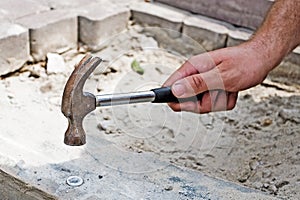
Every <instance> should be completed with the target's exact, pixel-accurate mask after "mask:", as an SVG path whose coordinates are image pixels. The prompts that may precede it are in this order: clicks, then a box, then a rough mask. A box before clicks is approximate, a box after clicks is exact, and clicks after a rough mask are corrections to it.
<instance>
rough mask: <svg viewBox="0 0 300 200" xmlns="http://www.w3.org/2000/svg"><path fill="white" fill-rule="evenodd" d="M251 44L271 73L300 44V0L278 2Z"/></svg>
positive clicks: (280, 0)
mask: <svg viewBox="0 0 300 200" xmlns="http://www.w3.org/2000/svg"><path fill="white" fill-rule="evenodd" d="M249 43H250V44H251V45H252V46H253V48H255V50H257V51H258V53H259V54H260V55H261V56H263V58H262V59H263V60H264V61H265V62H266V64H265V66H266V67H267V68H268V69H267V70H268V71H270V70H272V69H273V68H274V67H276V66H277V65H278V64H279V63H280V62H281V60H282V59H283V58H284V57H285V56H286V55H287V54H288V53H290V52H291V51H292V50H293V49H294V48H295V47H296V46H298V45H299V44H300V0H277V1H275V3H274V5H273V6H272V8H271V9H270V11H269V12H268V14H267V16H266V18H265V20H264V22H263V24H262V26H261V27H260V28H259V29H258V30H257V32H256V33H255V34H254V35H253V37H252V38H251V39H250V40H249Z"/></svg>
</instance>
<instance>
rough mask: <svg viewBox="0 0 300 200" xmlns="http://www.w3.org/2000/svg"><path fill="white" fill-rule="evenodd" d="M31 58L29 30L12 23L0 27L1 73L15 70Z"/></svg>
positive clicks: (2, 24)
mask: <svg viewBox="0 0 300 200" xmlns="http://www.w3.org/2000/svg"><path fill="white" fill-rule="evenodd" d="M28 59H29V33H28V30H27V29H25V28H23V27H21V26H19V25H16V24H10V23H1V27H0V75H4V74H7V73H10V72H13V71H15V70H17V69H19V68H21V67H22V66H23V64H24V63H25V62H26V61H27V60H28Z"/></svg>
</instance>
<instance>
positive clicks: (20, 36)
mask: <svg viewBox="0 0 300 200" xmlns="http://www.w3.org/2000/svg"><path fill="white" fill-rule="evenodd" d="M130 19H131V20H133V21H135V22H136V23H140V24H142V25H147V26H160V27H162V28H168V29H172V30H175V31H176V32H177V33H181V31H182V33H184V34H187V35H190V37H192V38H194V39H195V40H197V41H198V42H200V43H201V45H202V46H203V47H204V48H205V49H206V50H212V49H215V48H220V47H224V46H228V45H233V44H237V43H238V42H241V41H243V40H245V39H247V38H248V37H249V36H250V34H251V31H250V30H247V31H241V30H240V29H236V28H235V27H233V26H232V25H231V24H228V23H219V22H217V21H215V20H213V19H208V18H207V17H205V16H194V15H192V14H190V13H188V12H185V11H180V10H178V9H175V8H171V7H168V6H162V5H160V4H150V3H145V2H144V1H139V0H130V1H126V2H124V1H120V0H119V1H118V0H113V1H108V0H91V1H88V3H87V1H84V0H65V1H55V0H42V1H41V0H10V1H8V0H6V1H1V2H0V23H1V28H0V75H3V76H5V77H7V76H8V75H7V74H11V73H13V72H15V71H18V70H20V69H21V68H22V67H23V66H24V64H25V63H27V62H31V63H35V62H39V61H44V60H46V55H47V53H50V52H55V53H65V52H68V51H70V50H72V49H76V48H78V46H80V45H78V44H84V45H85V46H86V48H87V49H88V50H90V51H97V50H99V49H101V48H102V46H101V45H100V44H101V43H102V42H103V41H105V40H107V38H109V37H110V36H111V35H113V34H117V33H119V32H120V31H122V30H124V29H126V27H127V26H128V23H129V20H130ZM195 31H200V32H201V34H199V35H203V37H202V38H199V35H193V34H194V33H195ZM171 37H178V35H176V34H175V35H171ZM291 60H292V61H293V62H294V63H296V62H298V61H299V59H298V54H297V53H295V56H294V57H292V59H291ZM66 78H67V77H66V76H62V77H60V79H58V80H57V82H58V83H59V84H58V86H57V87H58V88H57V90H58V91H63V86H64V84H63V83H64V82H65V81H66ZM14 79H17V81H13V80H14ZM19 79H21V81H18V80H19ZM54 80H55V78H54ZM0 81H1V85H0V91H1V93H2V92H3V93H5V92H7V88H10V94H11V95H9V96H10V97H9V98H8V99H7V98H5V99H1V101H0V107H1V110H2V112H3V113H5V112H11V111H12V110H13V111H14V112H15V113H16V115H15V116H4V115H1V118H0V120H1V125H0V129H1V130H3V131H1V133H0V134H1V137H0V141H1V146H0V166H1V169H0V197H1V199H275V198H274V197H272V196H268V195H265V194H263V193H260V192H258V191H256V190H252V189H249V188H246V187H243V186H239V185H236V184H233V183H231V182H227V181H224V180H219V179H215V178H211V177H208V176H206V175H204V174H202V173H200V172H196V171H192V170H190V169H187V168H179V167H176V166H174V165H171V164H169V163H165V162H163V161H159V159H158V158H157V157H156V156H155V155H154V154H151V153H143V156H139V155H135V154H134V155H132V154H126V153H124V152H120V151H117V150H112V149H114V144H112V143H111V142H108V141H105V140H103V139H101V138H100V139H99V138H97V135H96V134H91V135H90V136H89V137H91V138H92V139H90V143H89V144H87V145H86V146H84V147H68V146H65V145H64V144H63V143H62V141H63V133H64V132H65V128H66V127H67V122H66V121H65V118H64V117H63V116H62V114H61V113H60V111H59V110H57V105H56V107H54V108H53V107H51V106H50V109H49V107H48V108H46V107H47V106H45V107H44V106H42V107H41V103H43V102H45V98H48V96H45V95H43V94H42V93H41V92H40V91H37V89H36V87H35V86H34V85H35V84H36V83H35V82H34V81H31V82H26V83H25V82H22V77H12V78H11V79H9V80H7V81H4V80H0ZM40 84H42V83H40ZM14 88H15V89H14ZM18 88H22V90H21V92H18V93H14V91H20V89H18ZM37 94H38V96H39V97H38V98H35V100H34V101H33V100H32V98H30V95H33V96H37ZM55 95H56V96H52V97H53V101H55V102H59V101H60V97H61V96H60V95H61V93H58V94H55ZM28 104H30V105H31V106H30V108H26V107H25V106H23V105H28ZM45 104H46V103H45ZM58 104H59V103H58ZM16 105H17V106H16ZM51 108H52V109H51ZM41 113H42V116H43V117H42V119H41V120H40V121H39V123H31V122H29V121H27V120H26V119H27V118H28V117H30V118H34V119H39V118H40V117H41V116H40V115H41ZM53 119H56V120H53ZM95 123H96V122H95V118H94V117H93V116H92V115H91V116H90V117H88V118H87V120H86V127H89V124H95ZM28 127H31V128H32V131H28ZM54 127H55V128H54ZM24 130H26V132H24ZM90 132H93V131H92V130H91V131H90ZM100 147H101V148H100ZM108 150H110V151H108ZM108 152H109V153H108ZM95 155H97V156H95ZM107 160H110V162H112V163H113V162H115V163H119V164H118V165H117V167H111V166H108V165H106V164H105V161H107ZM124 166H125V167H124ZM125 168H126V169H127V170H124V169H125ZM72 175H76V176H80V177H82V179H83V181H84V183H83V185H81V186H79V187H72V186H69V185H68V184H66V180H67V178H68V177H70V176H72Z"/></svg>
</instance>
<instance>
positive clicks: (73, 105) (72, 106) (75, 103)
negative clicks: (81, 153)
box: [61, 55, 102, 146]
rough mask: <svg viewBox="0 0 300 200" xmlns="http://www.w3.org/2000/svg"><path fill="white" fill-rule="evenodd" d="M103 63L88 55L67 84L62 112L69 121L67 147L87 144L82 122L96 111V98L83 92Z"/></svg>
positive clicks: (66, 136) (65, 140)
mask: <svg viewBox="0 0 300 200" xmlns="http://www.w3.org/2000/svg"><path fill="white" fill-rule="evenodd" d="M101 61H102V60H101V59H100V58H98V57H92V56H91V55H86V56H85V57H84V58H83V59H82V60H81V61H80V62H79V64H78V65H77V66H76V67H75V69H74V71H73V72H72V74H71V76H70V78H69V80H68V81H67V83H66V86H65V90H64V93H63V98H62V104H61V110H62V113H63V114H64V115H65V116H66V117H67V118H68V121H69V126H68V129H67V131H66V133H65V139H64V142H65V144H67V145H71V146H79V145H83V144H85V142H86V140H85V138H86V136H85V132H84V129H83V126H82V122H83V119H84V117H85V116H86V115H87V114H88V113H90V112H91V111H93V110H95V109H96V97H95V96H94V95H93V94H91V93H88V92H83V86H84V84H85V81H86V80H87V78H88V77H89V76H90V74H91V73H92V72H93V71H94V69H95V68H96V67H97V66H98V65H99V64H100V62H101Z"/></svg>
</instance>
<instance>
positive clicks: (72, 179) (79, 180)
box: [67, 176, 83, 187]
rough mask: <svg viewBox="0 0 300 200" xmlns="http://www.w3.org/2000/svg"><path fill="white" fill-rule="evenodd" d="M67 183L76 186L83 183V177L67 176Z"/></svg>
mask: <svg viewBox="0 0 300 200" xmlns="http://www.w3.org/2000/svg"><path fill="white" fill-rule="evenodd" d="M67 184H68V185H69V186H72V187H78V186H81V185H82V184H83V179H82V178H81V177H79V176H70V177H68V178H67Z"/></svg>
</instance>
